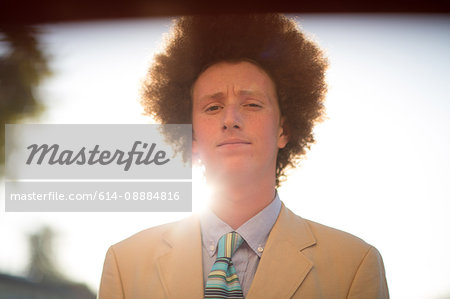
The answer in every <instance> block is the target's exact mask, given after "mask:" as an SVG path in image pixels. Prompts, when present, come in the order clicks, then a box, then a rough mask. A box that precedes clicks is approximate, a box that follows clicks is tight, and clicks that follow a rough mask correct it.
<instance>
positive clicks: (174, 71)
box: [99, 14, 389, 299]
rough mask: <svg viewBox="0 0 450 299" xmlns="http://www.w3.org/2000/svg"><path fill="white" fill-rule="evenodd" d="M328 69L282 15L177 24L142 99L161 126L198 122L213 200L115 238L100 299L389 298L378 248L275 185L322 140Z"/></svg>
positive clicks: (197, 144) (195, 145)
mask: <svg viewBox="0 0 450 299" xmlns="http://www.w3.org/2000/svg"><path fill="white" fill-rule="evenodd" d="M326 65H327V64H326V61H325V59H324V58H323V56H322V54H321V52H320V50H319V49H318V48H317V47H316V46H315V45H314V44H313V43H312V42H310V41H308V40H307V39H305V37H304V36H303V34H302V33H301V32H300V31H299V30H298V28H297V26H296V24H295V23H294V22H293V21H291V20H289V19H287V18H285V17H283V16H281V15H277V14H271V15H250V16H245V15H235V16H203V17H184V18H180V19H179V20H178V21H177V23H176V24H175V27H174V29H173V36H172V39H171V40H170V41H169V43H168V45H167V47H166V51H165V52H164V53H162V54H160V55H159V56H157V57H156V60H155V63H154V65H153V67H152V68H151V70H150V72H149V82H147V83H146V85H145V90H144V99H143V104H144V106H145V108H146V110H147V112H149V113H150V114H152V115H154V116H155V117H156V118H157V119H159V120H160V121H161V122H162V123H192V126H193V141H192V153H193V156H194V157H195V158H196V159H198V160H200V161H201V163H202V164H203V165H204V168H205V176H206V179H207V182H208V184H211V185H212V186H213V190H214V191H213V194H212V196H211V203H210V206H209V210H207V211H206V212H205V213H204V214H202V215H199V216H192V217H190V218H188V219H186V220H183V221H180V222H176V223H171V224H166V225H162V226H159V227H155V228H151V229H148V230H146V231H143V232H141V233H138V234H136V235H134V236H132V237H130V238H129V239H127V240H124V241H122V242H120V243H118V244H116V245H113V246H112V247H111V248H110V249H109V251H108V253H107V256H106V261H105V265H104V270H103V276H102V281H101V285H100V291H99V297H100V298H102V299H109V298H203V297H204V298H244V297H245V298H365V299H367V298H388V297H389V295H388V289H387V284H386V279H385V274H384V266H383V262H382V259H381V256H380V254H379V253H378V251H377V250H376V249H375V248H374V247H372V246H370V245H369V244H367V243H365V242H364V241H362V240H361V239H358V238H356V237H354V236H352V235H350V234H347V233H344V232H341V231H338V230H335V229H332V228H329V227H326V226H323V225H320V224H317V223H314V222H311V221H308V220H305V219H303V218H301V217H299V216H297V215H295V214H294V213H292V212H291V211H290V210H289V209H287V208H286V207H285V206H284V205H283V204H282V202H281V200H280V199H279V197H278V195H277V192H276V187H277V186H278V185H279V181H280V178H282V177H283V171H284V169H285V168H286V167H287V166H289V165H291V166H294V162H295V159H297V158H298V157H300V156H301V155H303V154H304V152H305V148H307V147H308V145H309V144H310V143H311V142H313V141H314V139H313V136H312V127H313V125H314V123H315V122H316V121H317V120H319V119H320V117H321V116H322V111H323V105H322V102H323V98H324V95H325V91H326V87H325V83H324V72H325V69H326ZM188 111H190V112H191V113H189V112H188ZM167 134H169V136H168V137H169V138H172V140H173V142H178V143H179V142H180V141H179V140H178V139H177V138H176V137H175V136H172V137H171V136H170V132H168V133H167ZM183 146H188V145H186V144H184V145H183ZM189 146H190V145H189Z"/></svg>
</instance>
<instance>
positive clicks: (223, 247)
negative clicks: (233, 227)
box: [217, 232, 244, 258]
mask: <svg viewBox="0 0 450 299" xmlns="http://www.w3.org/2000/svg"><path fill="white" fill-rule="evenodd" d="M243 242H244V239H243V238H242V237H241V236H240V235H239V234H238V233H237V232H231V233H227V234H225V235H223V236H222V237H221V238H220V240H219V245H218V249H217V257H228V258H231V257H232V256H233V254H234V253H235V252H236V250H237V249H238V248H239V246H241V245H242V243H243Z"/></svg>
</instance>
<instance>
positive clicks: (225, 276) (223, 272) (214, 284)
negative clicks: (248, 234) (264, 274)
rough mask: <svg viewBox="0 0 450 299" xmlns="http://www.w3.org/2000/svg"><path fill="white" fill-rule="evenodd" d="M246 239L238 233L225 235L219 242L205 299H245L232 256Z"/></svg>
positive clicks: (207, 283)
mask: <svg viewBox="0 0 450 299" xmlns="http://www.w3.org/2000/svg"><path fill="white" fill-rule="evenodd" d="M242 242H244V239H242V237H241V236H240V235H239V234H238V233H237V232H231V233H228V234H225V235H223V236H222V237H221V238H220V240H219V245H218V249H217V259H216V262H215V263H214V265H213V266H212V269H211V272H210V273H209V275H208V281H207V282H206V287H205V298H236V299H238V298H241V299H242V298H244V294H243V293H242V289H241V284H240V283H239V277H238V276H237V274H236V269H235V268H234V265H233V262H232V261H231V256H232V255H233V254H234V252H235V251H236V250H237V249H238V247H239V246H241V244H242Z"/></svg>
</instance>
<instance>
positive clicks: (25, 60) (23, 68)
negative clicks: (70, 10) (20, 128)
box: [0, 24, 50, 175]
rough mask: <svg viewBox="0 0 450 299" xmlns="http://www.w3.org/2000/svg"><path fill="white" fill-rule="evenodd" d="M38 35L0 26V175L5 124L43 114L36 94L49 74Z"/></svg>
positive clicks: (28, 28)
mask: <svg viewBox="0 0 450 299" xmlns="http://www.w3.org/2000/svg"><path fill="white" fill-rule="evenodd" d="M38 34H39V30H38V29H37V28H36V27H32V26H27V25H2V24H0V124H1V128H0V175H2V174H3V173H2V170H3V165H4V163H5V160H4V159H5V154H4V150H5V124H6V123H15V122H17V121H20V120H21V119H23V118H24V117H29V116H35V115H38V114H39V113H40V112H42V110H43V106H42V104H41V103H40V102H39V101H38V96H37V92H36V90H37V87H38V86H39V84H40V83H41V82H42V80H43V79H44V78H45V77H46V76H48V75H50V71H49V67H48V64H47V58H46V56H45V55H44V53H43V52H42V51H41V50H40V49H39V46H38V38H37V36H38Z"/></svg>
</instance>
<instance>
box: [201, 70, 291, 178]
mask: <svg viewBox="0 0 450 299" xmlns="http://www.w3.org/2000/svg"><path fill="white" fill-rule="evenodd" d="M275 90H276V89H275V85H274V83H273V81H272V80H271V79H270V77H269V76H268V75H267V73H265V72H264V71H263V70H262V69H261V68H259V67H258V66H256V65H254V64H252V63H250V62H239V63H227V62H222V63H217V64H214V65H212V66H211V67H209V68H208V69H206V70H205V71H204V72H203V73H202V74H201V75H200V76H199V78H198V79H197V81H196V82H195V83H194V85H193V90H192V98H193V108H192V109H193V110H192V125H193V142H192V152H193V154H194V157H198V158H199V159H200V160H201V161H202V163H203V164H204V166H205V171H206V177H207V178H209V179H211V178H212V179H219V180H220V179H235V180H242V179H252V180H256V179H258V176H273V178H274V180H275V167H276V158H277V153H278V149H279V148H283V147H284V146H285V145H286V143H287V141H288V139H287V136H286V135H284V134H283V130H282V120H281V119H280V110H279V107H278V99H277V96H276V91H275Z"/></svg>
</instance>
